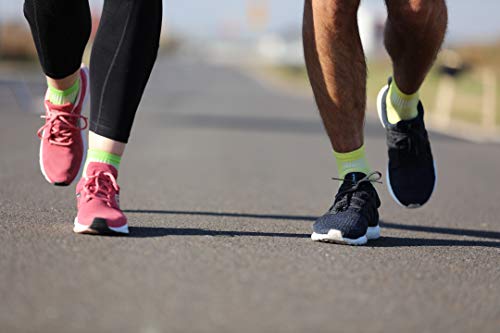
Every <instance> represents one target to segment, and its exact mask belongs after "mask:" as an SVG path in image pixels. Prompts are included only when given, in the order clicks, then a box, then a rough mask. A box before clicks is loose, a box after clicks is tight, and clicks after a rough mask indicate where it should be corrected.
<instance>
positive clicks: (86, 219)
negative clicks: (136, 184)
mask: <svg viewBox="0 0 500 333" xmlns="http://www.w3.org/2000/svg"><path fill="white" fill-rule="evenodd" d="M117 175H118V172H117V171H116V168H115V167H113V166H112V165H109V164H105V163H99V162H91V163H89V165H88V166H87V171H86V175H85V176H84V177H82V179H81V180H80V181H79V182H78V185H77V186H76V200H77V206H78V215H77V217H76V218H75V227H74V228H73V231H74V232H76V233H78V234H95V235H123V234H128V225H127V218H126V217H125V215H124V214H123V212H122V211H121V209H120V207H119V199H118V196H119V193H120V187H119V186H118V184H117V183H116V177H117Z"/></svg>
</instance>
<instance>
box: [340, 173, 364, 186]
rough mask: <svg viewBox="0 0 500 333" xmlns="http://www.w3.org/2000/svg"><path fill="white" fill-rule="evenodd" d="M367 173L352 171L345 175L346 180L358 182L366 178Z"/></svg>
mask: <svg viewBox="0 0 500 333" xmlns="http://www.w3.org/2000/svg"><path fill="white" fill-rule="evenodd" d="M365 177H366V174H364V173H362V172H351V173H348V174H347V175H345V177H344V181H346V180H347V181H348V182H349V183H350V184H356V183H357V182H359V181H360V180H361V179H363V178H365Z"/></svg>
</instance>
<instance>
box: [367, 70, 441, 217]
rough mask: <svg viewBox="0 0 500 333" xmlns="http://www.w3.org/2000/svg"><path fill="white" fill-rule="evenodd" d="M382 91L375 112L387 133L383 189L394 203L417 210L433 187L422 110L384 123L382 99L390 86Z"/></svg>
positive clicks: (426, 199)
mask: <svg viewBox="0 0 500 333" xmlns="http://www.w3.org/2000/svg"><path fill="white" fill-rule="evenodd" d="M391 81H392V80H391V79H389V84H388V85H387V86H385V87H384V88H382V90H381V91H380V93H379V95H378V100H377V109H378V116H379V118H380V122H381V123H382V126H384V128H385V129H386V132H387V147H388V152H389V163H388V166H387V186H388V188H389V192H390V193H391V195H392V197H393V198H394V200H395V201H396V202H397V203H398V204H400V205H401V206H403V207H407V208H418V207H421V206H422V205H424V204H425V203H426V202H427V201H429V199H430V197H431V195H432V193H433V192H434V189H435V188H436V178H437V177H436V165H435V163H434V158H433V157H432V151H431V145H430V142H429V137H428V135H427V131H426V129H425V124H424V107H423V105H422V103H419V105H418V116H417V117H416V118H414V119H410V120H402V121H400V122H398V123H397V124H394V125H393V124H391V123H389V121H388V120H387V106H386V99H387V93H388V91H389V86H390V85H391Z"/></svg>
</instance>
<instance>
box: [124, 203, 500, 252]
mask: <svg viewBox="0 0 500 333" xmlns="http://www.w3.org/2000/svg"><path fill="white" fill-rule="evenodd" d="M124 212H125V213H129V214H161V215H191V216H209V217H235V218H255V219H263V220H266V219H271V220H291V221H314V220H316V218H317V217H316V216H308V215H280V214H248V213H229V212H208V211H184V210H144V209H128V210H124ZM380 226H381V227H383V228H387V229H397V230H406V231H416V232H427V233H434V234H445V235H454V236H469V237H477V238H489V239H494V240H500V232H496V231H485V230H472V229H454V228H442V227H430V226H419V225H405V224H399V223H391V222H384V221H380ZM131 235H132V236H131V237H137V238H147V237H162V236H222V237H224V236H226V237H235V236H260V237H286V238H309V236H310V235H309V234H293V233H270V232H251V231H217V230H205V229H185V228H184V229H183V228H181V229H175V228H162V227H131ZM371 245H372V246H373V247H406V246H484V247H496V248H500V242H495V241H481V240H455V239H428V238H400V237H382V238H380V239H379V240H376V241H373V242H372V244H371Z"/></svg>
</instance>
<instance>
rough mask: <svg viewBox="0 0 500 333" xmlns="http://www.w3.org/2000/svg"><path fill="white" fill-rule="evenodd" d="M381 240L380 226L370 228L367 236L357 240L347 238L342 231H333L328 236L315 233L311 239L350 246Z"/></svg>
mask: <svg viewBox="0 0 500 333" xmlns="http://www.w3.org/2000/svg"><path fill="white" fill-rule="evenodd" d="M378 238H380V226H376V227H368V230H367V231H366V234H365V235H364V236H361V237H359V238H356V239H351V238H345V237H343V236H342V232H341V231H340V230H336V229H331V230H330V231H329V232H328V233H327V234H318V233H315V232H314V233H313V234H312V235H311V239H312V240H313V241H318V242H331V243H338V244H348V245H364V244H366V243H367V242H368V240H371V239H378Z"/></svg>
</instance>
